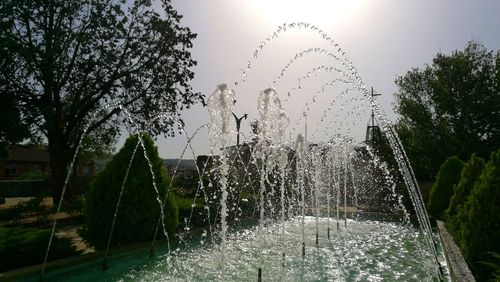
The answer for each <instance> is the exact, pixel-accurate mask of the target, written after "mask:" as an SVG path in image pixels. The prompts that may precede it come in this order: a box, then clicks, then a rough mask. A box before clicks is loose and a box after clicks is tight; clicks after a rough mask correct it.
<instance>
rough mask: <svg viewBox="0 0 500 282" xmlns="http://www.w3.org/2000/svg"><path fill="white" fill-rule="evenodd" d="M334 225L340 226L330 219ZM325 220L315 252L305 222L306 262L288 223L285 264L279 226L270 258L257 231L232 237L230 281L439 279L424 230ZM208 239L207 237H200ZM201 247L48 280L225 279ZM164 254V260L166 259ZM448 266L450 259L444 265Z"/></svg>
mask: <svg viewBox="0 0 500 282" xmlns="http://www.w3.org/2000/svg"><path fill="white" fill-rule="evenodd" d="M330 220H331V221H333V220H334V219H330ZM327 221H328V219H327V218H324V217H322V218H320V220H319V222H320V230H321V231H320V237H319V244H318V245H317V246H316V245H315V232H316V229H315V228H316V227H315V226H316V225H315V218H314V217H306V220H305V232H306V238H307V239H306V246H307V247H306V256H305V257H302V256H301V242H302V237H301V225H300V220H299V219H298V218H297V219H294V220H290V221H288V222H287V223H286V225H287V226H286V227H287V228H286V234H285V235H286V242H285V244H284V246H285V258H284V259H283V257H282V250H283V248H282V241H281V230H280V228H281V226H280V225H271V226H267V227H266V229H265V232H266V236H265V238H266V241H265V242H264V245H265V251H264V252H262V253H261V252H260V247H261V242H260V241H259V238H260V237H259V235H258V232H257V229H245V230H243V231H240V232H235V233H232V234H230V235H228V238H227V242H226V256H225V263H226V265H225V269H226V271H225V279H226V280H227V281H255V280H256V278H257V268H258V267H259V266H260V265H261V264H260V263H261V261H263V262H264V264H263V265H264V267H263V272H262V280H263V281H432V280H436V279H437V278H436V277H435V272H434V267H435V266H434V265H433V263H432V259H429V258H428V257H430V256H432V254H431V253H429V252H427V251H426V250H424V249H422V248H420V247H419V246H420V245H421V244H422V241H423V238H422V235H421V234H420V232H419V231H418V229H416V228H414V227H412V226H411V225H407V226H404V225H401V224H399V223H395V222H389V221H375V220H362V219H359V220H353V219H348V222H347V227H343V225H342V227H341V228H340V229H338V230H337V229H336V228H334V229H332V232H331V234H330V240H328V238H327V233H326V228H327ZM202 239H203V238H202ZM207 241H208V240H205V241H203V240H196V242H192V243H190V244H187V246H188V247H186V248H185V249H183V250H177V251H176V252H174V255H170V256H169V255H167V254H166V252H167V250H166V248H165V249H163V250H160V249H158V250H157V254H158V255H157V256H155V257H152V258H151V257H149V256H148V252H147V251H146V250H143V251H137V252H134V253H129V254H127V255H124V256H121V257H117V258H111V259H110V260H109V263H110V266H111V267H110V269H109V270H107V271H105V272H103V271H102V269H101V261H100V260H99V261H95V262H91V263H86V264H83V265H80V266H77V267H73V268H65V269H62V270H58V271H55V272H49V273H46V275H45V279H47V280H50V281H92V280H99V281H217V280H220V279H221V276H220V275H221V273H220V265H219V264H220V260H219V248H218V245H213V244H212V243H209V242H207ZM162 252H163V253H164V255H161V253H162ZM424 258H425V259H424ZM442 263H444V258H443V259H442ZM444 278H445V280H448V278H447V277H446V276H445V277H444Z"/></svg>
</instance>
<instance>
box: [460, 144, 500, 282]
mask: <svg viewBox="0 0 500 282" xmlns="http://www.w3.org/2000/svg"><path fill="white" fill-rule="evenodd" d="M498 203H500V150H498V151H497V152H493V153H492V154H491V158H490V160H489V161H488V163H487V164H486V166H485V168H484V170H483V173H482V174H481V176H480V178H479V181H477V182H476V184H474V188H473V189H472V192H471V194H470V196H469V199H468V200H467V202H466V203H465V210H466V215H467V216H466V219H465V220H464V221H463V222H462V227H461V230H462V244H461V247H462V252H463V254H464V257H465V260H466V261H467V262H468V263H469V265H470V266H471V269H472V272H473V273H474V276H475V277H476V279H477V280H478V281H487V280H488V279H493V273H492V272H491V270H490V269H489V266H487V265H485V264H484V262H485V261H486V262H488V261H491V262H494V258H493V257H491V255H490V254H491V253H500V244H499V243H498V242H499V240H500V205H499V204H498Z"/></svg>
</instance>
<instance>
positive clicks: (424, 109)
mask: <svg viewBox="0 0 500 282" xmlns="http://www.w3.org/2000/svg"><path fill="white" fill-rule="evenodd" d="M396 84H397V86H398V92H397V93H396V104H395V110H396V112H397V113H398V114H399V115H400V117H399V120H398V121H397V125H396V129H397V132H398V134H399V136H400V138H401V140H402V142H403V145H404V146H405V149H406V150H407V153H408V155H409V158H410V160H411V161H412V166H413V168H414V170H415V173H416V176H417V177H418V178H419V179H432V178H433V177H434V176H435V175H436V172H437V170H438V169H439V166H440V165H441V164H442V163H443V161H444V160H445V159H446V158H447V157H449V156H458V157H460V158H461V159H469V158H470V155H471V154H472V153H477V154H478V155H479V156H480V157H483V158H487V157H488V155H489V153H490V152H492V151H494V150H496V149H497V146H498V144H500V111H499V110H498V109H500V52H497V53H496V54H493V52H492V51H488V50H487V49H486V48H485V47H484V46H482V45H481V44H479V43H476V42H469V43H468V44H467V46H466V47H465V48H464V50H460V51H454V52H453V53H452V54H451V55H446V54H441V53H439V54H437V55H436V57H435V58H434V59H433V63H432V65H426V66H425V67H423V68H421V69H420V68H414V69H412V70H411V71H409V72H408V73H406V74H405V75H404V76H401V77H398V78H397V80H396Z"/></svg>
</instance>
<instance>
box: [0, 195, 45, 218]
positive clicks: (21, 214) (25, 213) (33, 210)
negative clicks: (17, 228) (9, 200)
mask: <svg viewBox="0 0 500 282" xmlns="http://www.w3.org/2000/svg"><path fill="white" fill-rule="evenodd" d="M42 202H43V197H41V196H38V197H35V198H33V199H31V200H28V201H23V202H19V203H17V204H15V205H14V206H12V207H9V208H7V209H3V210H0V221H13V222H19V221H20V220H22V219H23V218H26V217H33V216H36V217H37V220H38V221H40V222H43V221H45V220H46V217H47V216H48V215H49V214H50V212H51V210H50V208H49V207H47V206H44V205H42Z"/></svg>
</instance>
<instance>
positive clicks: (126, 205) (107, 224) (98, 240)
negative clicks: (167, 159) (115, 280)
mask: <svg viewBox="0 0 500 282" xmlns="http://www.w3.org/2000/svg"><path fill="white" fill-rule="evenodd" d="M142 139H143V141H144V145H145V147H146V152H147V155H148V157H149V159H150V160H151V163H152V166H153V172H154V175H155V179H156V185H157V188H158V191H159V195H158V194H157V193H156V191H155V189H154V187H153V181H152V177H151V173H150V169H149V165H148V162H147V160H146V159H145V157H144V154H143V150H142V146H141V145H139V147H138V149H137V152H136V154H135V157H134V159H133V162H132V166H131V169H130V172H129V175H128V178H127V181H126V183H125V189H124V190H123V196H122V199H121V203H120V207H119V210H118V214H117V218H116V224H115V229H114V231H113V237H112V240H111V244H112V245H113V246H114V245H122V244H128V243H133V242H141V241H148V240H152V239H153V234H154V232H155V228H156V224H157V221H158V217H159V216H160V205H159V203H158V201H157V197H160V199H161V200H162V201H164V200H165V195H166V192H167V187H168V185H169V182H170V178H169V177H168V175H167V172H166V170H165V168H164V167H163V161H162V159H161V158H160V157H159V156H158V150H157V148H156V147H155V145H154V141H153V140H152V139H151V138H150V137H149V136H148V135H146V134H143V135H142ZM137 142H138V137H137V136H131V137H129V138H128V139H127V141H126V142H125V145H124V146H123V148H122V149H121V150H120V151H119V152H118V153H117V154H116V155H115V156H114V157H113V159H112V160H111V161H110V162H109V163H108V164H107V165H106V167H105V169H104V170H103V171H102V172H101V173H99V175H98V176H97V177H96V178H95V180H94V181H93V182H92V183H91V185H90V189H89V191H88V193H87V194H86V196H85V207H84V214H85V228H84V230H83V232H82V235H83V236H84V238H85V240H86V241H87V242H89V243H90V244H91V245H93V246H94V247H96V248H97V249H100V248H103V247H105V246H106V244H107V241H108V237H109V234H110V230H111V223H112V220H113V214H114V212H115V208H116V205H117V201H118V196H119V194H120V190H121V186H122V182H123V180H124V178H125V173H126V171H127V167H128V165H129V161H130V159H131V157H132V153H133V151H134V148H135V147H136V144H137ZM164 212H165V226H166V228H167V229H168V230H167V232H168V233H169V234H173V233H174V232H175V229H176V227H177V224H178V210H177V205H176V203H175V199H174V197H173V194H172V193H168V197H167V198H166V202H165V203H164ZM159 233H160V234H159V235H161V234H162V232H161V227H160V232H159Z"/></svg>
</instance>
